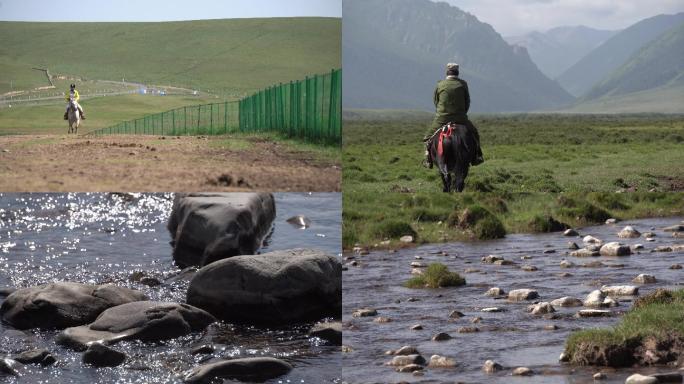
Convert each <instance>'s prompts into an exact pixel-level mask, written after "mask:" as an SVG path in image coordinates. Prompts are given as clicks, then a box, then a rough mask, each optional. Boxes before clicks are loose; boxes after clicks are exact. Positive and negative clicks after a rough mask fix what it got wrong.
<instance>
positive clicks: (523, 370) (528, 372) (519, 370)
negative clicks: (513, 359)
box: [511, 367, 533, 376]
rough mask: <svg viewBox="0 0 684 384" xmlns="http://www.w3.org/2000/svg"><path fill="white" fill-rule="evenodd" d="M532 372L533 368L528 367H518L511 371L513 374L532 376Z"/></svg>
mask: <svg viewBox="0 0 684 384" xmlns="http://www.w3.org/2000/svg"><path fill="white" fill-rule="evenodd" d="M532 374H533V372H532V370H531V369H529V368H527V367H518V368H516V369H514V370H513V372H511V375H513V376H531V375H532Z"/></svg>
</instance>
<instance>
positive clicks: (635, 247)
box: [632, 244, 644, 251]
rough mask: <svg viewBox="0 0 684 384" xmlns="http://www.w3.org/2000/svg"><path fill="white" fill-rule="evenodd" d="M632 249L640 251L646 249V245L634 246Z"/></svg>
mask: <svg viewBox="0 0 684 384" xmlns="http://www.w3.org/2000/svg"><path fill="white" fill-rule="evenodd" d="M632 249H634V250H635V251H636V250H639V249H644V245H643V244H634V246H632Z"/></svg>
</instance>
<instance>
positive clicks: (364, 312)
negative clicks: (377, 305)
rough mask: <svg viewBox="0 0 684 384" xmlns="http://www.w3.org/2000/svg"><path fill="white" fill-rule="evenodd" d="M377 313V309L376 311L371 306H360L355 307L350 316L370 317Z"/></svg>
mask: <svg viewBox="0 0 684 384" xmlns="http://www.w3.org/2000/svg"><path fill="white" fill-rule="evenodd" d="M377 314H378V311H376V310H375V309H373V308H361V309H357V310H356V311H354V312H353V313H352V317H370V316H375V315H377Z"/></svg>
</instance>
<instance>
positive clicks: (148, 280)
mask: <svg viewBox="0 0 684 384" xmlns="http://www.w3.org/2000/svg"><path fill="white" fill-rule="evenodd" d="M140 284H143V285H147V286H148V287H156V286H158V285H161V281H159V280H158V279H156V278H154V277H149V276H145V277H143V278H141V279H140Z"/></svg>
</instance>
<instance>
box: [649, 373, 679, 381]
mask: <svg viewBox="0 0 684 384" xmlns="http://www.w3.org/2000/svg"><path fill="white" fill-rule="evenodd" d="M649 376H651V377H655V378H656V379H658V383H681V382H682V381H683V380H684V377H682V374H681V373H679V372H670V373H653V374H650V375H649Z"/></svg>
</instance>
